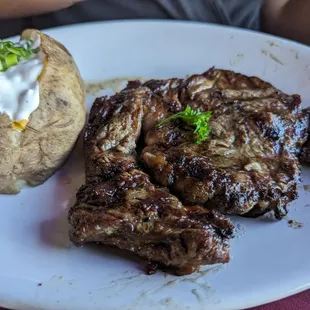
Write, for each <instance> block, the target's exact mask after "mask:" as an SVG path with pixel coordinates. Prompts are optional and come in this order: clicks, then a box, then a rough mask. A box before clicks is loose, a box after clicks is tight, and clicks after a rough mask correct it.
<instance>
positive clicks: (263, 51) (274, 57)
mask: <svg viewBox="0 0 310 310" xmlns="http://www.w3.org/2000/svg"><path fill="white" fill-rule="evenodd" d="M261 51H262V53H263V54H264V55H266V56H269V57H270V58H271V59H272V60H273V61H275V62H277V63H278V64H280V65H282V66H283V62H282V61H281V60H280V59H279V58H278V57H276V56H275V55H273V54H272V53H269V52H268V51H266V50H261Z"/></svg>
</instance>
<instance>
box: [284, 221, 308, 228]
mask: <svg viewBox="0 0 310 310" xmlns="http://www.w3.org/2000/svg"><path fill="white" fill-rule="evenodd" d="M287 224H288V226H289V227H291V228H294V229H299V228H302V227H303V226H304V224H303V223H300V222H297V221H295V220H289V221H287Z"/></svg>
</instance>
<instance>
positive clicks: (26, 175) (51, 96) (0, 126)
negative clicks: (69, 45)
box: [0, 29, 86, 194]
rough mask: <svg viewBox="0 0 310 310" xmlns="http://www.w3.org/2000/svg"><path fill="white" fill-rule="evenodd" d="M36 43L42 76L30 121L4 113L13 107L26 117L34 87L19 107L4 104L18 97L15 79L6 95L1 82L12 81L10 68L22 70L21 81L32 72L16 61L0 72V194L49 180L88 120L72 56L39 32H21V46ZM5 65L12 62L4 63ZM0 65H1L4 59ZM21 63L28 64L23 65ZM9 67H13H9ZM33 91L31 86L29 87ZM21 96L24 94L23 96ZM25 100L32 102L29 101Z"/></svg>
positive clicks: (54, 41) (82, 85)
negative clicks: (40, 57)
mask: <svg viewBox="0 0 310 310" xmlns="http://www.w3.org/2000/svg"><path fill="white" fill-rule="evenodd" d="M38 40H39V41H38ZM34 41H36V42H39V46H37V47H36V48H37V50H36V53H40V55H43V58H44V60H43V62H42V64H43V65H42V68H41V70H40V74H39V76H38V77H37V78H36V84H38V85H39V88H38V94H37V98H38V99H37V100H38V104H37V105H38V106H37V107H36V108H35V110H34V111H31V113H30V114H29V113H28V114H29V118H28V119H25V117H24V118H22V117H20V118H22V119H14V116H13V112H12V115H9V114H10V113H6V110H5V107H8V106H9V108H7V111H11V110H10V109H11V107H12V106H14V107H15V108H16V109H15V110H16V111H15V112H16V113H15V112H14V113H15V114H14V115H18V114H20V115H25V113H24V112H25V110H23V109H26V110H27V108H28V110H29V107H31V104H33V102H34V100H35V98H36V97H35V96H36V94H35V88H33V89H32V91H31V92H30V91H28V93H27V94H28V95H27V96H28V97H27V98H28V99H27V98H26V97H25V96H24V97H25V98H26V99H25V98H24V99H23V100H24V101H23V104H24V107H23V106H21V104H20V105H16V102H13V101H11V102H5V100H6V99H7V98H10V95H12V98H13V99H14V98H15V97H16V98H17V95H18V96H19V97H18V98H20V94H17V95H16V94H15V92H16V91H15V90H16V89H19V88H20V87H22V86H20V85H23V84H22V83H20V84H18V83H19V82H18V80H16V81H15V82H16V84H15V85H14V90H13V91H12V90H10V91H8V89H9V86H8V87H7V88H6V86H5V83H4V82H5V81H9V82H12V81H11V80H9V78H8V76H9V73H10V72H11V74H14V70H15V72H17V71H16V70H20V71H21V72H22V73H21V74H19V75H17V76H18V77H22V78H25V76H26V77H27V78H29V75H27V74H28V73H29V72H30V71H29V70H28V69H27V68H26V69H25V68H22V70H21V69H19V67H18V66H19V65H20V64H19V63H17V64H15V65H14V66H12V67H11V68H9V69H7V70H6V71H4V70H5V69H3V70H2V72H0V84H1V83H2V87H1V85H0V193H2V194H3V193H5V194H16V193H18V192H19V191H20V189H21V188H22V187H23V186H24V185H30V186H37V185H39V184H41V183H43V182H44V181H46V180H47V179H48V178H49V177H51V176H52V174H53V173H54V172H55V171H56V170H57V169H58V168H60V167H61V166H62V165H63V163H64V161H65V160H66V159H67V157H68V155H69V154H70V152H71V150H72V149H73V147H74V145H75V142H76V141H77V138H78V136H79V134H80V132H81V131H82V129H83V127H84V123H85V119H86V107H85V89H84V83H83V80H82V78H81V76H80V73H79V70H78V68H77V66H76V64H75V62H74V60H73V58H72V56H71V54H70V53H69V52H68V50H67V49H66V48H65V47H64V46H63V45H62V44H60V43H59V42H57V41H56V40H54V39H52V38H51V37H49V36H47V35H45V34H43V33H41V32H40V31H38V30H34V29H27V30H25V31H24V32H23V33H22V35H21V42H23V44H26V43H27V44H28V43H29V42H32V43H33V42H34ZM2 42H3V41H2ZM7 42H9V41H7ZM25 42H26V43H25ZM0 43H1V42H0ZM8 44H9V43H8ZM2 45H3V44H2ZM3 46H4V45H3ZM8 46H9V45H8ZM20 46H21V45H20ZM0 47H1V45H0ZM20 49H21V48H15V50H14V47H13V49H11V50H13V54H14V51H16V52H15V54H18V53H20V52H18V51H19V50H20ZM30 50H31V49H30ZM33 51H34V49H33ZM19 55H21V54H19ZM18 57H19V56H18ZM7 58H8V57H7ZM43 58H42V59H43ZM3 59H4V58H3ZM9 61H10V59H8V60H7V62H9ZM33 61H34V60H33ZM2 63H4V64H5V61H2ZM21 63H22V64H25V65H24V66H26V63H27V62H26V61H23V62H21ZM36 64H38V61H37V62H36ZM28 66H29V65H28ZM13 67H16V68H15V69H13ZM10 70H11V71H10ZM27 70H28V71H27ZM12 72H13V73H12ZM29 74H30V73H29ZM1 79H2V80H1ZM5 79H6V80H5ZM3 81H4V82H3ZM21 82H23V81H21ZM7 84H8V85H9V83H7ZM26 84H27V83H26ZM3 85H4V86H3ZM15 87H16V88H15ZM32 87H34V84H33V83H32ZM23 91H24V90H23ZM1 92H3V93H2V94H1ZM6 92H7V93H6ZM23 94H24V95H25V92H24V93H23ZM13 95H14V96H15V95H16V96H15V97H14V96H13ZM29 96H30V97H29ZM29 98H30V99H31V98H32V99H31V100H33V101H31V102H30V101H29ZM1 100H2V105H1ZM14 100H15V99H14ZM16 100H17V99H16ZM27 100H28V101H27ZM25 106H26V108H25ZM18 109H19V110H18ZM28 112H29V111H28ZM23 113H24V114H23ZM26 114H27V113H26Z"/></svg>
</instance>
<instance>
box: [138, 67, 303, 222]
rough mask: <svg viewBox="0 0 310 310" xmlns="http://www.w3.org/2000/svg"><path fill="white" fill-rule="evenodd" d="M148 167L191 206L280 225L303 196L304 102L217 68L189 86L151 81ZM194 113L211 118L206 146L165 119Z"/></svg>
mask: <svg viewBox="0 0 310 310" xmlns="http://www.w3.org/2000/svg"><path fill="white" fill-rule="evenodd" d="M143 86H144V87H148V88H149V89H150V91H151V93H152V96H151V100H149V101H148V102H147V103H148V106H147V111H146V116H145V118H144V119H145V126H144V134H145V144H146V147H145V148H144V150H143V154H142V160H143V162H144V163H145V165H146V167H147V168H148V171H150V173H151V175H152V177H154V179H155V180H156V181H157V182H158V183H159V184H161V185H163V186H166V187H168V188H169V189H170V190H171V192H173V193H174V194H175V195H176V196H177V197H179V198H180V199H181V200H182V201H183V202H184V203H186V204H199V205H203V206H205V207H206V208H211V209H217V210H219V211H221V212H223V213H225V214H234V215H244V216H251V217H255V216H260V215H263V214H264V213H266V212H269V211H273V212H274V215H275V217H276V218H278V219H280V218H282V217H283V216H284V215H286V213H287V205H288V203H289V202H291V201H292V200H294V199H295V198H296V197H297V183H298V181H299V175H300V171H299V167H298V155H299V154H300V152H301V147H302V145H303V144H304V142H305V140H306V138H307V126H308V119H307V116H306V114H305V113H304V112H303V111H301V109H300V104H301V100H300V97H299V96H298V95H292V96H289V95H286V94H284V93H282V92H281V91H279V90H277V89H275V88H274V87H273V86H272V85H270V84H268V83H266V82H263V81H262V80H260V79H258V78H256V77H246V76H244V75H241V74H237V73H234V72H231V71H224V70H216V69H210V70H209V71H207V72H206V73H204V74H202V75H194V76H191V77H189V78H188V79H186V80H180V79H173V80H164V81H158V80H155V81H149V82H147V83H146V84H145V85H143ZM186 106H190V107H192V108H199V109H200V110H201V111H212V115H213V116H212V119H211V121H210V124H211V127H212V131H211V134H210V136H209V138H208V140H207V141H205V142H204V143H202V144H195V143H193V138H194V137H193V129H192V128H189V127H188V126H187V125H186V124H185V123H183V122H182V121H181V120H173V121H170V122H168V123H165V124H163V125H162V126H160V127H157V126H155V125H156V123H157V122H158V120H160V119H162V118H164V117H167V116H169V115H171V114H173V113H177V112H179V111H182V110H184V109H185V108H186Z"/></svg>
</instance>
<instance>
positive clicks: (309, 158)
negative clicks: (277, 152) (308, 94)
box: [300, 108, 310, 164]
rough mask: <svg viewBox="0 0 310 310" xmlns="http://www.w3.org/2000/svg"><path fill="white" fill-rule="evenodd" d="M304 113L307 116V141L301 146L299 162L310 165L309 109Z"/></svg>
mask: <svg viewBox="0 0 310 310" xmlns="http://www.w3.org/2000/svg"><path fill="white" fill-rule="evenodd" d="M305 113H306V114H307V115H308V119H309V127H308V140H307V142H306V143H305V144H304V145H303V148H302V152H301V155H300V160H301V162H302V163H305V164H310V108H308V109H306V110H305Z"/></svg>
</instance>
